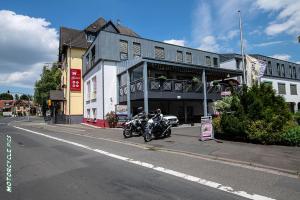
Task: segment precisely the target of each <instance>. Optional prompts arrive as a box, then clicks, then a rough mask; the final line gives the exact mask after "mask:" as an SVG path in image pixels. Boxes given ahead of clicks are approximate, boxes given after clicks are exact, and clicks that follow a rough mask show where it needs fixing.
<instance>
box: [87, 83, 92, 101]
mask: <svg viewBox="0 0 300 200" xmlns="http://www.w3.org/2000/svg"><path fill="white" fill-rule="evenodd" d="M86 87H87V100H88V101H89V100H90V99H91V82H90V81H88V82H87V83H86Z"/></svg>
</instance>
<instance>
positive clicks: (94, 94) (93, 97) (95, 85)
mask: <svg viewBox="0 0 300 200" xmlns="http://www.w3.org/2000/svg"><path fill="white" fill-rule="evenodd" d="M92 83H93V93H92V99H96V97H97V79H96V76H94V77H93V78H92Z"/></svg>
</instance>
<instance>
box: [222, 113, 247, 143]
mask: <svg viewBox="0 0 300 200" xmlns="http://www.w3.org/2000/svg"><path fill="white" fill-rule="evenodd" d="M220 125H221V129H222V133H221V134H219V135H220V137H221V138H224V139H232V140H245V139H246V134H245V121H244V119H243V118H241V117H237V116H235V115H233V114H227V113H224V114H223V115H222V116H221V122H220Z"/></svg>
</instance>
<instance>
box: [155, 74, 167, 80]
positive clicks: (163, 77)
mask: <svg viewBox="0 0 300 200" xmlns="http://www.w3.org/2000/svg"><path fill="white" fill-rule="evenodd" d="M157 79H158V80H160V81H166V80H167V77H166V76H164V75H161V76H159V77H158V78H157Z"/></svg>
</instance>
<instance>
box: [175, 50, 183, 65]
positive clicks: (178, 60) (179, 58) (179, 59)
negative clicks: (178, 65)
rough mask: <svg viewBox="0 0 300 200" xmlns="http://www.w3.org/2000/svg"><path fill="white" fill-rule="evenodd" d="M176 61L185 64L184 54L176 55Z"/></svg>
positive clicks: (178, 52)
mask: <svg viewBox="0 0 300 200" xmlns="http://www.w3.org/2000/svg"><path fill="white" fill-rule="evenodd" d="M176 60H177V62H183V54H182V51H177V54H176Z"/></svg>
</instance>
